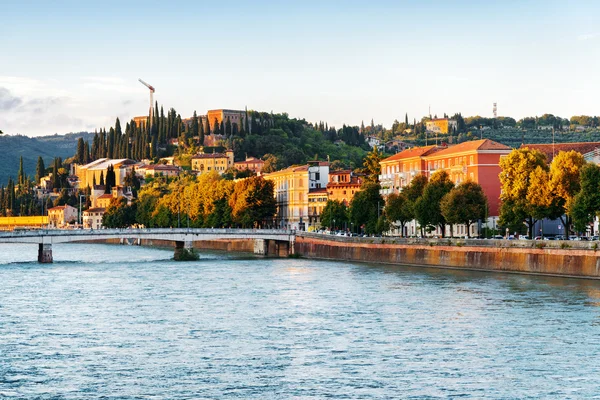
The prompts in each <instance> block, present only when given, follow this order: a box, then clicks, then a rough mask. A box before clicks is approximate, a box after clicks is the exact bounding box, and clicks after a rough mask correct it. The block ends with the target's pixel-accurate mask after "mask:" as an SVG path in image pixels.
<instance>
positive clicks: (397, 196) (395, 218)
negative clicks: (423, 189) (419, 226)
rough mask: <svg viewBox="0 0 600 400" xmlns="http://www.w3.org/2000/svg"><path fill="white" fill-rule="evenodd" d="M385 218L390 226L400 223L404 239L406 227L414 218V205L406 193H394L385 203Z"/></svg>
mask: <svg viewBox="0 0 600 400" xmlns="http://www.w3.org/2000/svg"><path fill="white" fill-rule="evenodd" d="M385 216H386V218H387V220H388V222H389V224H390V225H395V224H396V223H400V236H402V237H404V227H405V226H406V224H407V223H408V222H410V221H411V220H412V219H413V218H414V212H413V209H412V204H411V202H410V200H409V199H408V197H407V195H406V194H405V193H404V192H400V193H392V194H390V195H389V196H388V198H387V201H386V203H385Z"/></svg>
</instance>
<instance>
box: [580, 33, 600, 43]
mask: <svg viewBox="0 0 600 400" xmlns="http://www.w3.org/2000/svg"><path fill="white" fill-rule="evenodd" d="M599 36H600V32H595V33H585V34H583V35H579V36H577V40H579V41H584V40H591V39H595V38H597V37H599Z"/></svg>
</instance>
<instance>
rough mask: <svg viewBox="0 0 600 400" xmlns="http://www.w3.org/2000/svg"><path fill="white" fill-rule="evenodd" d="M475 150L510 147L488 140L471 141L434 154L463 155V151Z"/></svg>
mask: <svg viewBox="0 0 600 400" xmlns="http://www.w3.org/2000/svg"><path fill="white" fill-rule="evenodd" d="M477 150H508V151H510V150H512V149H511V148H510V147H508V146H506V145H504V144H502V143H498V142H494V141H493V140H490V139H480V140H473V141H470V142H463V143H460V144H457V145H454V146H450V147H448V148H446V149H443V150H440V151H438V152H436V153H435V156H446V155H448V154H456V153H463V152H465V151H477Z"/></svg>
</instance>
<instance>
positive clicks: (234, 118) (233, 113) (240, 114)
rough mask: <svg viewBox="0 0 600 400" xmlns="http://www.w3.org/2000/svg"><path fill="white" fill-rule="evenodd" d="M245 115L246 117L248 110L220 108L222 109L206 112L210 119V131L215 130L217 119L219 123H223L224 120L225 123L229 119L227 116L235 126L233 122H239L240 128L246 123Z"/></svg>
mask: <svg viewBox="0 0 600 400" xmlns="http://www.w3.org/2000/svg"><path fill="white" fill-rule="evenodd" d="M245 117H246V112H245V111H239V110H225V109H220V110H209V111H208V112H207V113H206V118H207V119H208V124H209V127H210V132H214V130H215V121H216V123H218V124H221V122H223V124H225V122H226V121H227V118H229V121H230V122H231V125H232V126H233V124H237V125H238V128H241V127H242V126H243V124H244V118H245Z"/></svg>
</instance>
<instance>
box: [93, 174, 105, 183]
mask: <svg viewBox="0 0 600 400" xmlns="http://www.w3.org/2000/svg"><path fill="white" fill-rule="evenodd" d="M94 178H95V176H94ZM99 185H100V186H104V171H100V183H99Z"/></svg>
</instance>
